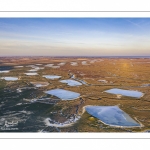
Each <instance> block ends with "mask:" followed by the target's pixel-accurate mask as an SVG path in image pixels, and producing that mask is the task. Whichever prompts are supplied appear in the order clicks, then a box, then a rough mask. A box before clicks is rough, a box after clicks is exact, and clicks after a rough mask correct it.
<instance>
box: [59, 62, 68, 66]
mask: <svg viewBox="0 0 150 150" xmlns="http://www.w3.org/2000/svg"><path fill="white" fill-rule="evenodd" d="M65 64H66V63H65V62H61V63H59V64H57V65H59V66H63V65H65Z"/></svg>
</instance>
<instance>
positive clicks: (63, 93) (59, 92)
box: [45, 89, 80, 100]
mask: <svg viewBox="0 0 150 150" xmlns="http://www.w3.org/2000/svg"><path fill="white" fill-rule="evenodd" d="M45 93H47V94H50V95H54V96H56V97H58V98H60V99H62V100H74V99H77V98H78V97H79V96H80V94H79V93H76V92H72V91H68V90H63V89H54V90H49V91H46V92H45Z"/></svg>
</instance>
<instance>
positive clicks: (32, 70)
mask: <svg viewBox="0 0 150 150" xmlns="http://www.w3.org/2000/svg"><path fill="white" fill-rule="evenodd" d="M38 70H39V69H30V70H28V71H31V72H35V71H38Z"/></svg>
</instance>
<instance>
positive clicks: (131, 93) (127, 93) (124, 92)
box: [105, 88, 144, 98]
mask: <svg viewBox="0 0 150 150" xmlns="http://www.w3.org/2000/svg"><path fill="white" fill-rule="evenodd" d="M105 92H106V93H111V94H120V95H124V96H130V97H136V98H140V97H142V96H143V95H144V94H143V93H142V92H138V91H133V90H122V89H117V88H114V89H110V90H107V91H105Z"/></svg>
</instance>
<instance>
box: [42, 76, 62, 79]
mask: <svg viewBox="0 0 150 150" xmlns="http://www.w3.org/2000/svg"><path fill="white" fill-rule="evenodd" d="M43 77H45V78H47V79H52V80H53V79H59V78H61V76H57V75H43Z"/></svg>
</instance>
